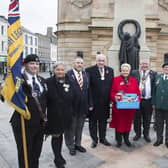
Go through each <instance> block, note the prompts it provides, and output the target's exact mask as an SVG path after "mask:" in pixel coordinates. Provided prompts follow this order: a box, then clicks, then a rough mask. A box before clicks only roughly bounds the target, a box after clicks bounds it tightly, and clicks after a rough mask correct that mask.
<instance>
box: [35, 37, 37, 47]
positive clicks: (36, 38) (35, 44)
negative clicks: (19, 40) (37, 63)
mask: <svg viewBox="0 0 168 168" xmlns="http://www.w3.org/2000/svg"><path fill="white" fill-rule="evenodd" d="M35 46H37V38H35Z"/></svg>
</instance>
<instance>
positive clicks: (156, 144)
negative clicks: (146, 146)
mask: <svg viewBox="0 0 168 168" xmlns="http://www.w3.org/2000/svg"><path fill="white" fill-rule="evenodd" d="M161 144H163V141H162V140H161V141H156V142H155V143H154V144H153V146H159V145H161Z"/></svg>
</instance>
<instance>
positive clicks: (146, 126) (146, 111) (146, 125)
mask: <svg viewBox="0 0 168 168" xmlns="http://www.w3.org/2000/svg"><path fill="white" fill-rule="evenodd" d="M142 116H143V134H144V136H149V130H150V122H151V117H152V105H151V101H150V100H145V102H144V107H143V111H142Z"/></svg>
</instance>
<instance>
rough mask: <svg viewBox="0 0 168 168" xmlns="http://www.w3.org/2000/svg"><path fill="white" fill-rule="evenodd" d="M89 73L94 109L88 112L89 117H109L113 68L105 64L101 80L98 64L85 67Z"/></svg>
mask: <svg viewBox="0 0 168 168" xmlns="http://www.w3.org/2000/svg"><path fill="white" fill-rule="evenodd" d="M86 72H87V73H88V74H89V79H90V80H89V81H90V84H89V87H90V92H91V97H92V102H93V107H94V110H93V111H92V112H91V113H90V114H91V115H90V117H92V118H94V119H103V118H108V117H109V109H110V108H109V106H110V88H111V83H112V79H113V77H114V73H113V69H112V68H110V67H108V66H105V67H104V73H105V79H104V80H101V76H100V72H99V69H98V66H97V65H95V66H92V67H89V68H86Z"/></svg>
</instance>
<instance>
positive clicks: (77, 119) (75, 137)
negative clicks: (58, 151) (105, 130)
mask: <svg viewBox="0 0 168 168" xmlns="http://www.w3.org/2000/svg"><path fill="white" fill-rule="evenodd" d="M84 122H85V115H81V116H73V118H72V124H71V127H70V128H69V129H68V130H66V131H65V134H64V136H65V143H66V146H67V147H68V148H69V149H74V148H75V146H81V140H82V131H83V126H84Z"/></svg>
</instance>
